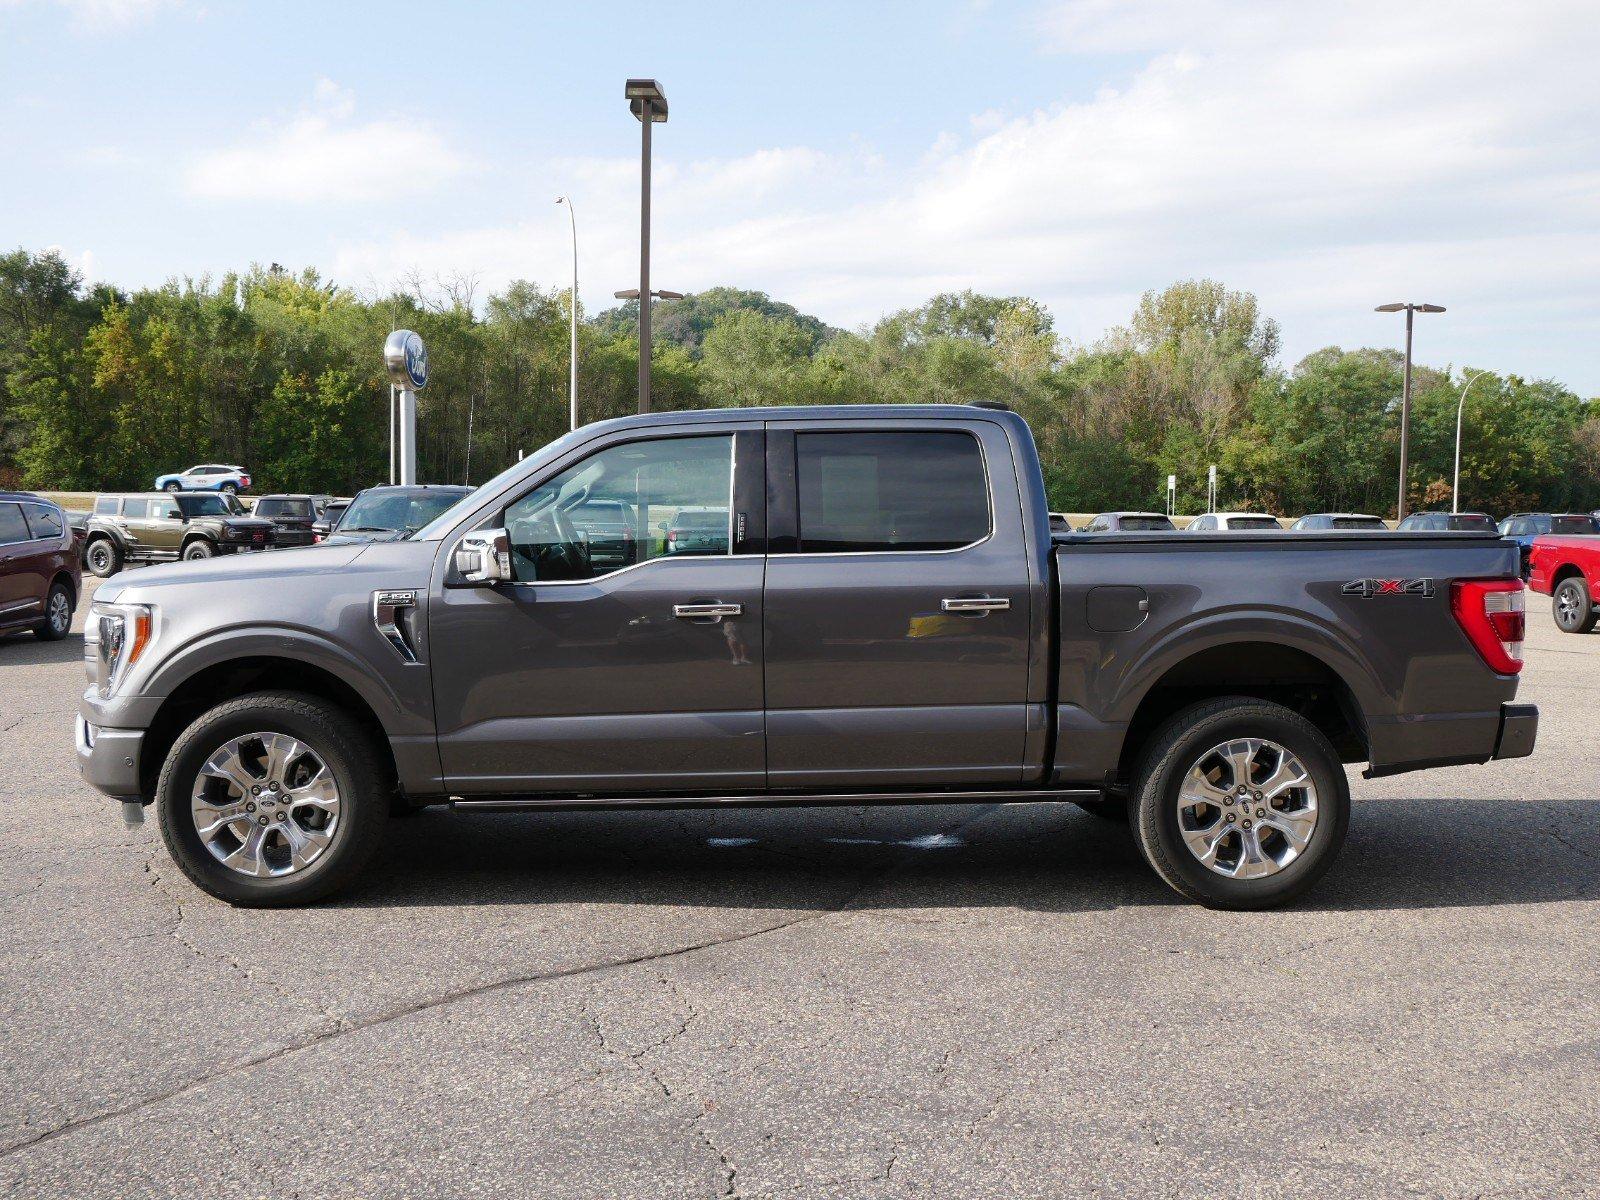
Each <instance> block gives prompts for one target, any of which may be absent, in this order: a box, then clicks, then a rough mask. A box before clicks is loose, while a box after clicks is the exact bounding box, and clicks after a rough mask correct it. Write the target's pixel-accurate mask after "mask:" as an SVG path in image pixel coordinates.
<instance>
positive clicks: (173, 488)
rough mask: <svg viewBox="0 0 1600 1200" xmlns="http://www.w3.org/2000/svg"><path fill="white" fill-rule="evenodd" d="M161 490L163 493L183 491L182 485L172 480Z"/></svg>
mask: <svg viewBox="0 0 1600 1200" xmlns="http://www.w3.org/2000/svg"><path fill="white" fill-rule="evenodd" d="M161 490H162V491H164V492H181V491H183V484H181V483H179V482H178V481H177V480H176V479H174V480H173V481H172V482H171V483H168V484H165V485H164V486H163V487H162V489H161Z"/></svg>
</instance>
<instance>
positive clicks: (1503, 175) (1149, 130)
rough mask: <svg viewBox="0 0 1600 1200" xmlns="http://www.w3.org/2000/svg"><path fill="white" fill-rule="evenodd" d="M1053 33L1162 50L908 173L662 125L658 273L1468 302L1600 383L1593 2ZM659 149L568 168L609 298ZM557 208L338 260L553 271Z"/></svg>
mask: <svg viewBox="0 0 1600 1200" xmlns="http://www.w3.org/2000/svg"><path fill="white" fill-rule="evenodd" d="M1039 29H1040V31H1041V41H1042V42H1043V43H1044V44H1045V45H1046V46H1048V47H1049V48H1050V50H1049V52H1050V53H1055V54H1068V55H1078V54H1091V55H1101V54H1114V55H1118V56H1123V55H1129V54H1132V55H1134V56H1135V61H1136V65H1135V66H1133V67H1132V68H1127V67H1124V66H1121V65H1118V66H1117V67H1115V68H1114V69H1115V70H1117V71H1119V72H1121V74H1120V75H1118V76H1117V77H1114V78H1110V79H1108V80H1107V86H1104V87H1102V88H1101V89H1100V90H1099V91H1097V92H1095V93H1093V94H1089V95H1086V96H1084V97H1082V98H1076V97H1067V96H1063V97H1062V98H1061V100H1060V101H1058V102H1057V103H1056V104H1054V105H1051V106H1049V107H1047V108H1042V109H1040V110H1038V111H1034V112H1029V113H1014V114H1009V115H1006V114H997V113H993V112H985V113H979V114H975V115H974V116H973V117H972V118H971V120H969V121H967V122H965V123H963V124H961V125H958V127H957V129H956V131H955V132H952V133H947V134H944V135H941V136H940V138H939V139H938V140H937V141H936V142H932V143H930V145H929V147H928V149H927V151H926V152H925V153H924V154H923V155H921V156H919V157H917V158H915V159H914V160H913V161H912V162H910V163H909V164H901V165H899V166H898V167H892V166H890V165H889V164H885V163H884V162H882V161H881V160H878V159H876V158H874V157H873V156H871V155H870V154H855V153H849V152H846V153H843V154H836V153H833V152H831V151H830V150H829V149H828V148H826V147H824V148H820V149H819V148H807V147H789V148H780V149H769V150H763V151H760V152H757V153H755V154H751V155H747V156H743V157H738V158H733V159H728V160H721V161H717V162H710V163H695V164H690V165H688V166H674V165H673V164H672V162H671V158H670V150H667V151H666V152H665V153H663V151H662V149H659V148H658V152H657V153H658V157H657V173H656V220H657V225H656V240H655V271H654V274H655V277H656V278H657V279H658V280H660V282H661V284H662V285H663V286H666V287H670V288H676V289H679V290H690V289H694V288H698V287H704V286H707V285H711V284H715V283H721V282H730V283H737V284H740V285H743V286H751V287H760V288H764V289H766V290H768V291H771V292H773V293H774V294H776V295H779V296H781V297H782V298H784V299H786V300H789V301H791V302H794V303H796V304H799V305H801V306H802V307H807V308H810V309H812V310H814V311H816V312H817V313H819V315H822V316H824V317H825V318H827V319H830V320H833V321H835V322H839V323H847V324H848V323H856V322H863V321H868V320H871V319H873V318H874V317H876V316H877V315H879V314H880V313H882V312H884V311H885V310H888V309H891V308H894V307H897V306H900V305H904V304H911V303H916V302H918V301H920V300H921V299H924V298H925V297H926V296H927V295H928V294H929V293H930V292H932V291H934V290H938V289H943V288H959V287H975V288H979V289H981V290H987V291H996V292H1004V293H1015V292H1023V293H1029V294H1032V295H1035V296H1038V297H1039V298H1040V299H1042V300H1044V301H1045V302H1046V303H1048V304H1050V306H1051V307H1052V308H1053V309H1054V310H1055V312H1056V313H1057V317H1058V322H1059V324H1060V327H1061V328H1062V330H1063V331H1064V332H1067V333H1068V334H1070V335H1072V336H1074V337H1076V338H1078V339H1080V340H1089V339H1093V338H1094V337H1096V336H1098V335H1099V333H1100V331H1101V330H1102V329H1103V328H1104V326H1105V325H1106V324H1107V323H1110V322H1114V321H1118V320H1121V319H1123V318H1124V317H1125V316H1126V314H1127V312H1128V310H1129V307H1130V306H1131V302H1132V300H1133V298H1134V297H1135V296H1137V294H1138V293H1139V292H1140V291H1142V290H1144V289H1145V288H1149V287H1159V286H1162V285H1164V284H1166V283H1168V282H1171V281H1172V280H1174V279H1178V278H1184V277H1190V276H1199V275H1209V276H1213V277H1216V278H1221V279H1223V280H1224V281H1226V282H1228V283H1229V284H1231V285H1233V286H1236V287H1244V288H1249V289H1252V290H1255V291H1256V292H1257V293H1258V294H1259V295H1260V296H1261V299H1262V301H1263V304H1264V305H1265V306H1266V308H1267V310H1268V311H1269V312H1272V313H1274V314H1275V315H1277V316H1279V317H1280V319H1282V320H1283V322H1284V325H1285V335H1286V345H1287V349H1288V354H1289V356H1290V357H1293V356H1296V355H1298V354H1300V353H1303V352H1305V351H1307V350H1310V349H1313V348H1315V347H1317V346H1319V345H1322V344H1325V343H1328V342H1332V341H1336V340H1342V341H1346V342H1357V343H1361V342H1366V343H1373V342H1376V343H1386V342H1389V341H1392V334H1393V330H1392V329H1390V324H1391V323H1386V322H1385V321H1384V320H1383V319H1382V318H1377V317H1374V316H1373V314H1371V312H1370V308H1371V306H1372V304H1374V303H1377V302H1380V301H1383V300H1388V299H1394V298H1398V297H1411V298H1417V299H1428V300H1432V301H1436V302H1439V303H1445V304H1447V305H1449V306H1450V307H1451V312H1450V314H1449V316H1448V317H1447V318H1441V319H1439V320H1437V321H1435V322H1433V323H1432V324H1431V325H1430V327H1429V329H1428V332H1427V337H1428V354H1429V358H1430V361H1435V362H1440V361H1445V360H1447V359H1450V358H1454V359H1455V360H1457V361H1461V360H1463V359H1468V358H1471V359H1472V361H1476V362H1486V365H1497V366H1502V367H1505V368H1507V369H1520V370H1524V371H1529V372H1540V371H1545V370H1550V371H1555V372H1557V373H1561V372H1563V371H1565V372H1566V373H1567V376H1568V378H1569V379H1571V380H1572V382H1574V383H1577V384H1579V385H1580V386H1584V387H1586V388H1587V389H1588V390H1590V391H1596V390H1600V368H1596V367H1595V366H1593V365H1592V364H1590V363H1589V355H1588V354H1587V350H1584V351H1583V352H1582V353H1581V354H1580V352H1579V350H1578V347H1577V343H1576V342H1575V341H1574V343H1573V344H1572V346H1571V348H1570V351H1569V352H1568V353H1567V356H1566V359H1565V360H1562V359H1561V357H1560V353H1559V352H1557V350H1558V348H1554V349H1553V348H1552V346H1551V345H1550V344H1549V342H1548V340H1547V339H1546V338H1545V331H1546V330H1547V329H1549V328H1551V326H1550V324H1549V322H1550V321H1551V320H1552V319H1553V318H1556V317H1559V318H1561V319H1563V320H1565V321H1568V322H1573V321H1579V322H1581V321H1585V320H1587V321H1589V322H1591V323H1592V322H1594V321H1597V320H1600V283H1597V282H1596V280H1597V279H1600V272H1597V271H1596V266H1597V265H1600V264H1597V257H1600V251H1597V246H1600V241H1597V237H1600V125H1597V124H1596V122H1595V121H1594V119H1593V118H1594V113H1595V112H1596V111H1597V110H1600V75H1597V74H1596V72H1595V71H1594V70H1593V63H1594V61H1595V60H1596V58H1597V57H1600V21H1596V20H1594V10H1593V7H1592V2H1591V0H1530V2H1529V3H1526V4H1522V5H1505V4H1503V3H1500V2H1495V3H1488V2H1480V0H1464V2H1459V3H1449V4H1445V3H1439V2H1433V3H1429V2H1427V0H1420V2H1419V3H1416V4H1411V5H1398V6H1397V5H1395V4H1393V3H1390V2H1383V3H1380V2H1378V0H1358V2H1353V3H1339V4H1327V5H1292V6H1291V5H1270V6H1269V5H1256V4H1251V5H1243V4H1226V3H1222V2H1221V0H1126V2H1117V3H1112V2H1111V0H1072V2H1068V3H1060V4H1057V5H1054V6H1052V7H1051V8H1049V9H1048V10H1046V11H1045V12H1044V13H1043V14H1042V15H1041V16H1040V18H1039ZM1116 61H1117V62H1118V63H1119V64H1120V63H1122V62H1124V61H1125V60H1124V59H1122V58H1118V59H1117V60H1116ZM636 172H637V164H636V163H635V162H634V161H633V160H632V159H631V158H629V159H618V160H614V161H611V160H608V161H602V162H584V163H566V164H556V166H555V169H554V170H553V171H547V172H546V173H545V175H544V177H543V178H544V180H554V179H559V180H560V182H559V183H555V184H553V185H552V184H550V183H547V182H545V183H543V186H544V187H545V188H546V189H548V190H551V194H552V195H553V194H554V193H555V192H556V191H562V190H566V189H567V188H568V187H569V186H570V187H571V188H572V190H573V191H574V192H575V194H576V198H577V200H578V204H579V209H578V215H579V223H580V236H581V237H582V239H583V259H584V270H585V275H586V278H587V279H588V280H589V281H590V283H591V284H592V287H591V286H589V285H586V287H585V292H586V295H587V296H588V297H589V302H590V304H591V305H593V304H594V303H596V301H597V300H600V299H603V298H604V297H606V296H607V295H608V294H609V291H610V290H611V289H612V288H613V287H622V286H627V284H628V283H629V282H630V279H631V276H632V275H633V273H634V271H635V270H636V267H635V265H634V264H635V256H636V254H637V241H636V238H637V233H636V222H637V215H636V214H637V210H636V207H635V206H636V203H637V200H636V197H637V191H636V189H637V174H636ZM531 190H533V189H532V188H530V191H531ZM534 211H535V212H537V208H535V209H534ZM559 216H560V214H559V210H556V211H554V212H553V213H552V215H551V217H550V219H549V220H548V221H541V220H539V219H538V218H537V217H536V216H535V217H532V218H529V219H526V220H523V221H521V222H518V223H515V224H512V225H509V226H504V225H495V224H492V223H485V224H483V225H482V226H480V227H477V228H469V229H462V230H456V231H449V230H446V231H442V232H439V233H434V234H428V235H422V234H419V233H415V232H412V233H407V234H396V235H393V236H383V237H377V238H374V239H371V240H369V241H366V242H363V243H361V244H356V245H347V246H346V247H345V248H344V250H343V251H342V253H341V254H340V256H339V263H338V267H339V269H340V270H341V271H342V272H343V273H344V274H345V276H346V277H352V276H360V277H378V278H382V277H385V276H386V275H388V274H391V273H393V274H399V273H402V272H403V270H404V269H405V268H406V267H408V266H414V265H417V266H422V267H423V268H424V269H425V270H444V271H448V270H477V271H480V272H482V275H483V279H484V282H485V283H486V284H489V285H491V286H492V285H494V284H496V283H498V282H501V281H503V280H504V279H505V278H510V277H513V276H517V275H525V276H530V277H533V278H536V279H539V280H541V281H542V282H546V283H552V282H556V281H559V280H560V279H562V278H564V276H565V271H566V269H565V268H564V267H563V265H562V264H563V262H564V261H565V255H566V253H567V245H566V229H565V224H564V222H560V221H558V220H557V217H559ZM1496 356H1498V360H1499V361H1492V360H1494V359H1495V358H1496ZM1486 358H1487V360H1490V361H1486ZM1584 372H1587V378H1586V379H1584V378H1579V376H1581V375H1582V374H1583V373H1584Z"/></svg>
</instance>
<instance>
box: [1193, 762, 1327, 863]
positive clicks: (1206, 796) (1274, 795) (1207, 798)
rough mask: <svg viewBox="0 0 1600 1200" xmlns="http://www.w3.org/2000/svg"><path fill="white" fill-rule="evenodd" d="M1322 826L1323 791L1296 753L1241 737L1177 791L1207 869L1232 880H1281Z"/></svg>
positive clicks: (1199, 765)
mask: <svg viewBox="0 0 1600 1200" xmlns="http://www.w3.org/2000/svg"><path fill="white" fill-rule="evenodd" d="M1316 828H1317V788H1316V785H1315V784H1314V783H1313V782H1312V780H1311V772H1310V771H1308V770H1307V769H1306V765H1305V764H1304V763H1303V762H1301V761H1300V760H1299V759H1298V758H1297V757H1295V755H1293V754H1292V753H1290V752H1289V751H1288V750H1286V749H1285V748H1284V747H1282V746H1280V745H1278V743H1276V742H1271V741H1267V740H1266V739H1264V738H1239V739H1237V740H1235V741H1231V742H1223V743H1222V744H1221V745H1219V746H1213V747H1211V749H1209V750H1207V751H1206V752H1205V753H1204V754H1202V755H1200V756H1199V757H1198V758H1197V759H1195V761H1194V763H1193V765H1191V766H1190V768H1189V770H1188V773H1187V774H1185V775H1184V777H1183V783H1182V784H1181V786H1180V787H1179V789H1178V830H1179V832H1180V833H1181V834H1182V835H1183V842H1184V845H1186V846H1188V847H1189V852H1190V853H1191V854H1193V855H1194V856H1195V857H1196V858H1197V859H1199V860H1200V862H1201V864H1202V865H1203V866H1205V867H1206V868H1207V869H1208V870H1211V871H1215V872H1217V874H1219V875H1226V876H1227V877H1229V878H1230V879H1261V878H1264V877H1266V876H1268V875H1276V874H1277V873H1278V872H1279V871H1281V870H1283V869H1284V868H1285V867H1287V866H1288V865H1289V864H1290V863H1292V862H1293V861H1294V860H1295V859H1297V858H1299V857H1300V855H1301V854H1302V853H1304V851H1305V848H1306V846H1307V845H1309V844H1310V842H1311V835H1312V834H1313V833H1314V832H1315V831H1316Z"/></svg>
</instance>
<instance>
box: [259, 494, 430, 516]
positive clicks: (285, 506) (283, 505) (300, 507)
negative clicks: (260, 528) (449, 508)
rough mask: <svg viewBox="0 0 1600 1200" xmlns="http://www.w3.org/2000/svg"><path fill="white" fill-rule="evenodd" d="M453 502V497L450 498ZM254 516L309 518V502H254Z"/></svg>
mask: <svg viewBox="0 0 1600 1200" xmlns="http://www.w3.org/2000/svg"><path fill="white" fill-rule="evenodd" d="M451 499H452V500H453V499H454V497H451ZM256 516H258V517H309V516H311V501H310V500H258V501H257V502H256Z"/></svg>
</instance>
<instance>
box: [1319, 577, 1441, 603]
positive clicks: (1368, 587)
mask: <svg viewBox="0 0 1600 1200" xmlns="http://www.w3.org/2000/svg"><path fill="white" fill-rule="evenodd" d="M1340 591H1342V592H1343V593H1344V594H1345V595H1346V596H1362V597H1365V598H1367V599H1371V598H1372V597H1373V596H1431V595H1433V580H1431V579H1352V580H1351V581H1350V582H1349V583H1347V584H1345V585H1344V587H1342V588H1341V589H1340Z"/></svg>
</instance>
